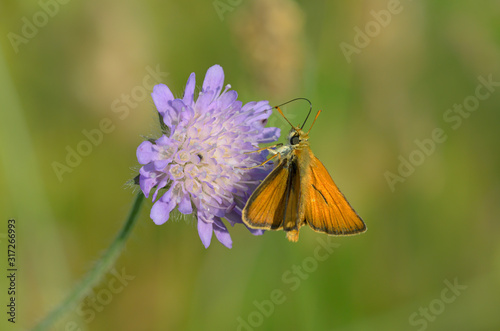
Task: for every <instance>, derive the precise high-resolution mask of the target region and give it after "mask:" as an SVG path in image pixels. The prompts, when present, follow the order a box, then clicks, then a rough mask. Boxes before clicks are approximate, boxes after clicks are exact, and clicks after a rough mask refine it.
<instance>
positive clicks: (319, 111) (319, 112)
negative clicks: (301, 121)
mask: <svg viewBox="0 0 500 331" xmlns="http://www.w3.org/2000/svg"><path fill="white" fill-rule="evenodd" d="M319 114H321V110H318V113H317V114H316V117H315V118H314V121H313V124H311V127H310V128H309V131H307V134H309V132H310V131H311V129H312V128H313V125H314V123H316V120H317V119H318V116H319ZM301 129H302V128H301Z"/></svg>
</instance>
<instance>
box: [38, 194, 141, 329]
mask: <svg viewBox="0 0 500 331" xmlns="http://www.w3.org/2000/svg"><path fill="white" fill-rule="evenodd" d="M143 201H144V194H143V193H142V192H139V193H138V194H137V196H136V198H135V201H134V204H133V205H132V209H131V210H130V213H129V215H128V218H127V220H126V221H125V223H124V224H123V227H122V228H121V230H120V232H119V233H118V235H117V236H116V238H115V239H114V240H113V242H112V243H111V245H110V246H109V248H108V249H107V250H106V252H105V253H104V255H103V256H102V258H101V259H100V260H98V261H97V263H96V264H95V266H94V268H93V269H92V270H91V271H90V272H89V273H88V274H87V275H86V276H85V278H83V279H82V281H81V282H80V283H79V284H78V285H77V286H76V287H75V288H74V289H73V292H72V293H71V294H70V295H68V297H67V298H66V299H65V300H64V301H63V302H61V303H60V304H59V306H58V307H56V308H55V309H54V310H53V311H52V312H50V313H49V314H48V315H47V316H46V317H45V318H44V319H43V320H42V321H41V322H40V323H39V324H38V325H36V326H35V327H34V328H33V331H42V330H48V329H49V327H50V326H52V325H54V323H56V321H57V320H58V319H60V318H61V317H62V316H64V314H65V313H67V312H68V311H69V310H70V309H73V308H74V307H76V305H77V304H78V303H79V302H80V301H81V300H83V298H84V297H85V296H86V295H87V294H88V292H89V291H90V290H91V289H92V288H93V287H94V286H96V285H97V284H98V283H99V282H100V281H101V279H102V277H103V276H104V275H105V273H106V272H107V271H108V270H109V269H110V268H111V267H112V266H113V264H114V263H115V261H116V260H117V259H118V257H119V256H120V254H121V252H122V249H123V247H124V246H125V242H126V241H127V238H128V236H129V235H130V233H131V232H132V229H133V227H134V225H135V223H136V221H137V218H138V215H139V211H140V210H141V206H142V202H143Z"/></svg>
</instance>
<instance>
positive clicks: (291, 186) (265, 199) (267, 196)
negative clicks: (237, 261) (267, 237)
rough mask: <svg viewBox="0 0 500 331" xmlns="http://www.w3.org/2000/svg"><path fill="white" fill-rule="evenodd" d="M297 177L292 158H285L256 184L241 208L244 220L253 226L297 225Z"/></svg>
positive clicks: (283, 227) (278, 226) (280, 226)
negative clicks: (255, 187) (257, 185)
mask: <svg viewBox="0 0 500 331" xmlns="http://www.w3.org/2000/svg"><path fill="white" fill-rule="evenodd" d="M299 194H300V179H299V175H298V168H297V163H296V160H294V158H292V157H290V158H285V159H284V160H283V161H282V162H280V163H279V164H278V166H277V167H276V168H275V169H274V170H273V171H271V173H270V174H269V175H268V176H267V177H266V178H265V179H264V181H263V182H262V183H261V184H260V185H259V187H257V189H256V190H255V191H254V192H253V193H252V195H251V196H250V198H249V199H248V202H247V204H246V205H245V208H243V215H242V216H243V217H242V218H243V222H244V223H245V224H246V225H247V226H249V227H250V228H254V229H265V230H280V229H284V230H285V231H289V230H290V229H295V228H296V227H297V219H298V217H297V212H298V202H299Z"/></svg>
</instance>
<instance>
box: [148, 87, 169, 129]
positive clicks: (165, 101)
mask: <svg viewBox="0 0 500 331" xmlns="http://www.w3.org/2000/svg"><path fill="white" fill-rule="evenodd" d="M151 96H152V97H153V102H154V103H155V106H156V109H158V112H159V113H160V114H162V115H163V114H165V113H166V112H167V110H168V109H169V108H170V102H171V101H172V100H174V95H173V94H172V92H170V89H169V88H168V87H167V85H165V84H158V85H156V86H155V87H154V88H153V93H151ZM167 125H168V124H167Z"/></svg>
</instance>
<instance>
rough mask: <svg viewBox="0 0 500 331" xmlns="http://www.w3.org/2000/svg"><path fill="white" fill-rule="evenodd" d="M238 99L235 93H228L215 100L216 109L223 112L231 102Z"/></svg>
mask: <svg viewBox="0 0 500 331" xmlns="http://www.w3.org/2000/svg"><path fill="white" fill-rule="evenodd" d="M237 98H238V93H237V92H236V91H229V92H226V93H224V94H222V95H221V96H220V97H219V99H217V108H218V109H220V110H224V109H226V108H228V107H229V106H231V105H232V104H233V102H235V101H236V99H237Z"/></svg>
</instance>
